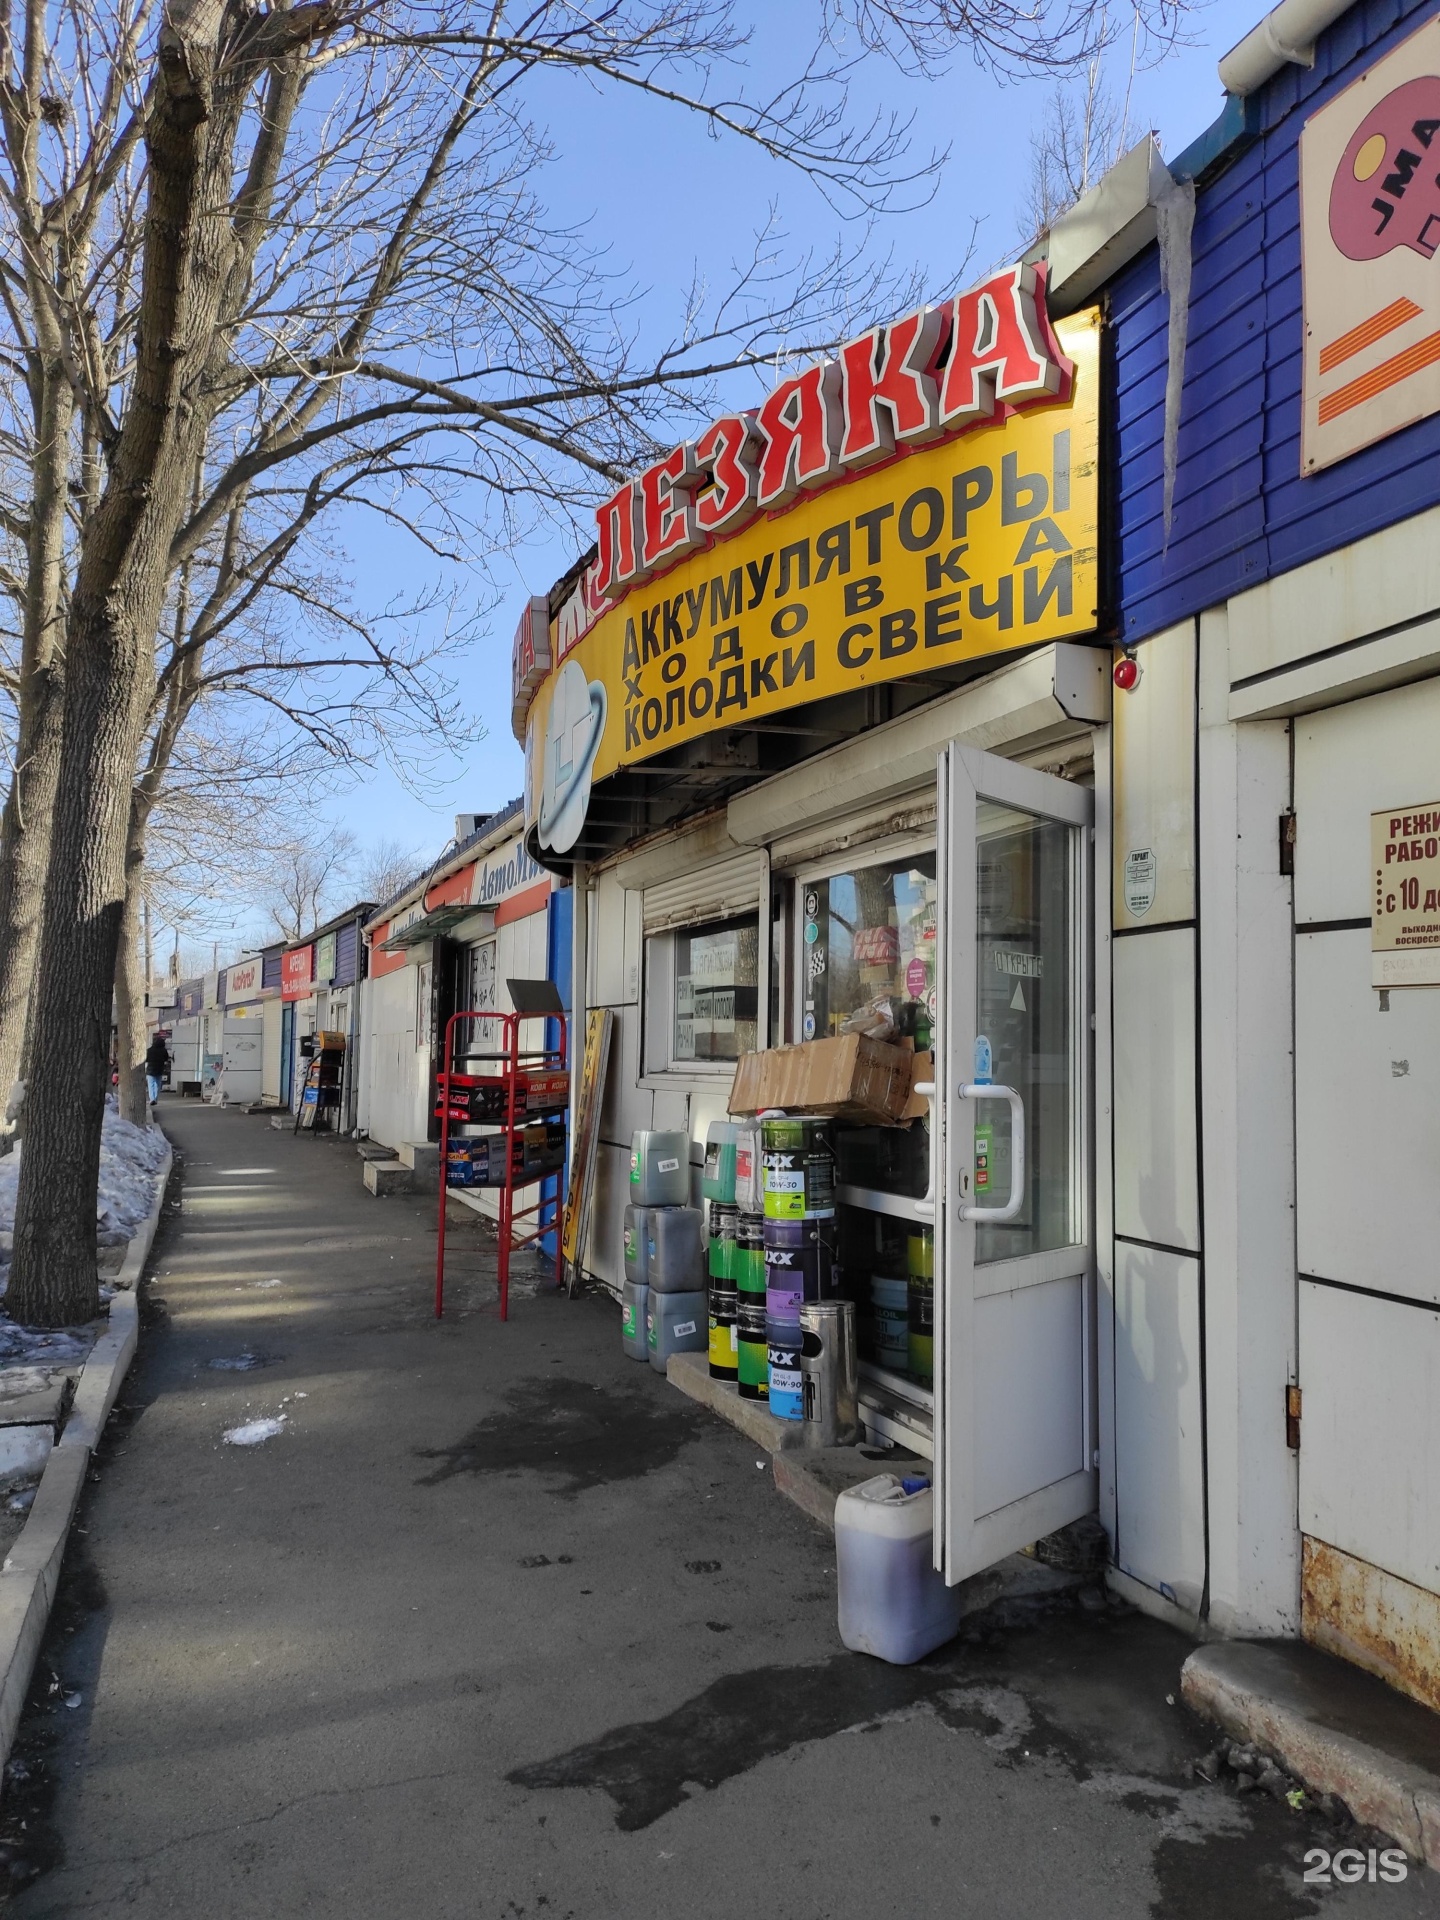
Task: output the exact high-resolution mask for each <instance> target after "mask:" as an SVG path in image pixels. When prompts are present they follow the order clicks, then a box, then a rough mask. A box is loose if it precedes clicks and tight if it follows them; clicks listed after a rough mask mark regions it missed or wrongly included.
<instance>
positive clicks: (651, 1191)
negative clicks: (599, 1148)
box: [621, 1115, 859, 1446]
mask: <svg viewBox="0 0 1440 1920" xmlns="http://www.w3.org/2000/svg"><path fill="white" fill-rule="evenodd" d="M832 1129H833V1122H829V1121H825V1120H817V1119H808V1118H788V1117H786V1116H784V1115H778V1116H771V1117H768V1118H765V1119H762V1120H761V1121H760V1122H758V1123H754V1122H744V1121H716V1122H714V1123H713V1124H712V1125H711V1127H710V1129H709V1132H708V1134H707V1136H706V1141H705V1160H704V1166H703V1169H702V1172H701V1178H700V1191H701V1197H702V1200H703V1201H704V1203H705V1206H706V1207H707V1208H708V1219H707V1218H706V1217H705V1216H704V1215H702V1212H701V1209H700V1208H698V1207H691V1206H688V1205H686V1204H685V1202H686V1200H687V1199H688V1195H689V1185H690V1159H689V1144H690V1143H689V1140H688V1139H687V1138H686V1136H685V1135H684V1134H680V1133H659V1132H648V1131H641V1132H637V1133H636V1134H635V1136H634V1139H633V1141H632V1143H631V1151H630V1183H631V1187H630V1191H631V1204H630V1205H629V1206H628V1207H627V1208H626V1210H625V1285H624V1296H623V1302H622V1323H621V1332H622V1343H623V1345H624V1348H625V1351H626V1352H627V1353H629V1354H630V1355H631V1356H632V1358H634V1359H637V1360H644V1359H648V1360H649V1361H650V1364H651V1365H652V1366H653V1367H654V1368H655V1369H656V1370H657V1372H661V1373H663V1372H664V1371H665V1364H666V1361H667V1360H668V1359H669V1357H670V1355H671V1354H672V1353H701V1352H703V1353H705V1355H706V1359H707V1365H708V1368H709V1372H710V1375H711V1377H712V1378H713V1379H716V1380H722V1381H726V1382H733V1383H734V1384H735V1387H736V1390H737V1392H738V1394H739V1396H740V1398H741V1399H745V1400H756V1401H762V1402H765V1403H766V1404H767V1406H768V1409H769V1411H770V1413H772V1414H773V1415H774V1416H775V1417H776V1418H777V1419H780V1420H794V1421H802V1420H803V1421H804V1422H805V1423H806V1426H805V1433H804V1436H803V1438H804V1439H805V1441H806V1443H807V1444H812V1445H816V1446H836V1445H848V1444H849V1443H850V1442H851V1441H853V1440H855V1439H856V1438H857V1437H858V1434H859V1419H858V1406H857V1400H856V1364H855V1324H854V1309H853V1307H852V1306H851V1305H850V1303H849V1302H848V1301H845V1300H843V1299H841V1298H840V1287H839V1270H838V1267H837V1264H836V1239H835V1151H834V1142H833V1138H832ZM707 1228H708V1231H707V1230H705V1229H707Z"/></svg>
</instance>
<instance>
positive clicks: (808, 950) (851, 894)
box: [799, 853, 938, 1049]
mask: <svg viewBox="0 0 1440 1920" xmlns="http://www.w3.org/2000/svg"><path fill="white" fill-rule="evenodd" d="M799 892H800V895H801V906H802V909H803V911H802V913H801V915H800V932H801V958H800V966H801V981H800V985H801V989H802V991H801V995H800V1007H801V1021H800V1034H799V1038H800V1039H802V1040H824V1039H828V1038H829V1037H830V1036H831V1035H832V1034H836V1033H839V1032H840V1030H841V1029H842V1027H844V1026H845V1024H846V1022H847V1021H850V1020H852V1019H859V1018H863V1017H864V1016H865V1014H866V1010H867V1009H871V1008H873V1010H874V1019H875V1021H876V1022H877V1023H879V1024H880V1025H882V1026H883V1024H884V1023H885V1022H886V1021H888V1022H889V1023H890V1026H891V1027H892V1029H893V1032H894V1033H898V1034H901V1035H905V1036H908V1037H909V1038H911V1039H913V1040H914V1041H915V1044H916V1046H917V1047H919V1048H921V1049H924V1048H926V1047H928V1046H929V1044H930V1030H931V1026H932V1024H933V1021H934V1017H935V926H936V911H937V904H938V903H937V897H936V884H935V855H934V854H933V853H919V854H912V855H910V856H908V857H905V858H902V859H895V860H885V861H881V862H879V863H878V864H877V865H875V866H865V867H858V868H856V869H855V870H854V871H853V872H849V873H832V874H830V875H828V876H827V877H826V878H824V879H821V880H807V881H805V882H804V883H803V885H802V886H801V887H800V889H799ZM887 1037H889V1036H887Z"/></svg>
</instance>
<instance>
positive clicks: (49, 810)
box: [0, 669, 64, 1104]
mask: <svg viewBox="0 0 1440 1920" xmlns="http://www.w3.org/2000/svg"><path fill="white" fill-rule="evenodd" d="M46 682H47V683H46V685H45V686H44V687H43V688H39V689H37V690H36V698H35V706H36V709H37V712H36V715H35V718H34V719H33V720H32V722H31V725H30V726H29V727H28V728H27V729H24V730H22V732H21V735H20V742H19V746H20V753H21V754H22V755H23V762H22V765H21V766H20V768H19V769H18V770H17V772H16V774H15V778H14V781H13V782H12V784H11V787H10V792H9V794H8V796H7V798H6V801H5V810H4V813H3V814H0V1096H3V1098H8V1097H9V1093H10V1089H11V1087H12V1086H13V1085H14V1084H15V1082H16V1080H18V1079H19V1077H20V1070H21V1062H22V1059H23V1057H24V1052H25V1032H26V1022H27V1017H28V1015H29V1011H30V994H31V988H32V986H33V985H34V980H35V954H36V949H37V947H38V945H39V939H40V916H41V913H42V911H43V908H44V901H45V871H46V867H47V865H48V863H49V858H50V825H51V821H52V819H53V818H54V812H55V789H56V786H57V784H58V781H59V777H60V740H61V733H62V729H63V722H64V690H63V688H62V687H61V686H60V685H59V682H58V669H54V670H52V671H51V673H49V674H47V676H46ZM3 1098H0V1104H3Z"/></svg>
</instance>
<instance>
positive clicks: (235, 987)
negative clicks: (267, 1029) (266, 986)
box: [225, 956, 264, 1007]
mask: <svg viewBox="0 0 1440 1920" xmlns="http://www.w3.org/2000/svg"><path fill="white" fill-rule="evenodd" d="M263 972H264V964H263V962H262V961H261V960H260V959H259V957H258V956H257V957H256V958H255V959H253V960H240V961H237V962H236V964H235V965H234V966H233V967H227V969H226V971H225V1004H226V1006H227V1007H233V1006H237V1005H238V1004H239V1003H240V1002H241V1001H244V1000H258V999H259V998H260V992H261V986H262V975H263Z"/></svg>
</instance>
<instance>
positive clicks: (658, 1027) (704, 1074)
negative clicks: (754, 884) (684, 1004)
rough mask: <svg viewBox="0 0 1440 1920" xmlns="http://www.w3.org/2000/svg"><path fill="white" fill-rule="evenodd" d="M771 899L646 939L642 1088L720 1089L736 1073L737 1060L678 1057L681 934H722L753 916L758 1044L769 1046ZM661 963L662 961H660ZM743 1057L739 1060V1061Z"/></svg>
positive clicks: (645, 936)
mask: <svg viewBox="0 0 1440 1920" xmlns="http://www.w3.org/2000/svg"><path fill="white" fill-rule="evenodd" d="M766 906H768V902H767V901H763V900H762V901H759V902H757V903H756V905H755V906H754V907H753V908H750V909H747V910H745V911H744V912H741V913H730V914H724V915H721V916H720V917H718V918H707V919H696V920H693V921H689V922H687V923H686V924H684V925H682V926H673V927H664V928H662V929H661V930H660V931H658V932H656V933H651V934H643V935H642V937H641V965H640V974H641V1032H640V1074H639V1084H640V1085H641V1086H652V1085H668V1086H673V1085H674V1084H675V1082H676V1081H677V1080H680V1081H689V1082H693V1083H695V1084H696V1085H699V1086H702V1087H714V1086H715V1085H716V1084H717V1083H720V1084H724V1085H728V1084H729V1082H730V1081H731V1080H733V1078H734V1077H735V1066H736V1061H735V1060H694V1059H690V1060H682V1059H677V1058H676V1056H675V1054H674V1051H673V1048H674V1045H675V942H676V939H677V937H678V936H679V935H682V934H684V935H687V936H688V935H693V934H697V933H707V932H719V931H720V930H721V929H722V928H726V927H737V926H743V925H745V924H746V923H747V922H749V921H751V920H753V921H754V922H755V924H756V929H757V940H756V960H755V973H756V984H755V1025H756V1045H757V1047H760V1048H764V1047H766V1046H768V1045H769V1044H770V1042H769V1033H768V1029H769V1024H770V1021H769V1000H770V990H769V981H770V928H769V922H768V915H767V913H766V912H764V911H762V908H765V907H766ZM657 961H658V962H659V964H658V965H657ZM738 1057H739V1056H738V1055H737V1059H738Z"/></svg>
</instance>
